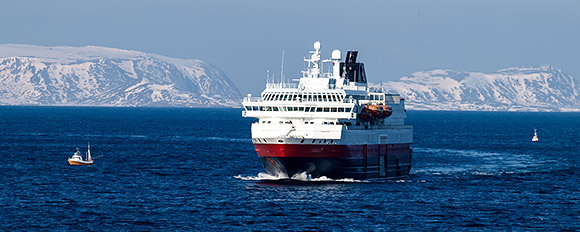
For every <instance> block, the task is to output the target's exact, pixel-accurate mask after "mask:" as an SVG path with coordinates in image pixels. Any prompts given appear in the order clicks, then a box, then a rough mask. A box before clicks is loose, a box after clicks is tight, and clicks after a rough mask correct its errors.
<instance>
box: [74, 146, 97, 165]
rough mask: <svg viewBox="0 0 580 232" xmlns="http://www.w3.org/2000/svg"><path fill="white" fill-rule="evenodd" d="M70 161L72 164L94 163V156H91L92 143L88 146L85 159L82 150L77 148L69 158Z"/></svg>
mask: <svg viewBox="0 0 580 232" xmlns="http://www.w3.org/2000/svg"><path fill="white" fill-rule="evenodd" d="M68 163H69V164H70V165H93V157H92V156H91V144H89V146H88V148H87V159H83V155H82V154H81V151H79V149H78V148H77V151H76V152H75V153H74V154H73V156H71V157H70V158H68Z"/></svg>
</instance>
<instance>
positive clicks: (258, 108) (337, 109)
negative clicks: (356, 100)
mask: <svg viewBox="0 0 580 232" xmlns="http://www.w3.org/2000/svg"><path fill="white" fill-rule="evenodd" d="M245 108H246V110H247V111H283V112H286V111H298V112H338V113H342V112H350V111H351V110H352V108H351V107H302V106H300V107H298V106H294V107H292V106H289V107H286V106H246V107H245Z"/></svg>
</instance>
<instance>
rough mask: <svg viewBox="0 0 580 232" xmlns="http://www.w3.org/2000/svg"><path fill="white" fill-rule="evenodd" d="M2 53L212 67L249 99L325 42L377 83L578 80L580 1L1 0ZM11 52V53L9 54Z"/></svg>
mask: <svg viewBox="0 0 580 232" xmlns="http://www.w3.org/2000/svg"><path fill="white" fill-rule="evenodd" d="M0 2H1V3H2V6H3V7H2V8H0V26H2V28H3V33H2V36H1V37H0V43H2V44H6V43H15V44H32V45H40V46H87V45H95V46H105V47H113V48H121V49H128V50H136V51H142V52H147V53H154V54H159V55H163V56H168V57H175V58H184V59H201V60H204V61H207V62H209V63H211V64H213V65H215V66H217V67H219V68H221V69H222V70H223V71H224V72H225V73H226V74H227V75H228V76H229V77H230V79H231V80H232V81H233V82H234V83H235V84H236V85H237V86H238V88H239V89H240V92H242V94H243V95H245V93H248V92H249V93H253V94H257V93H259V92H261V90H262V89H263V88H264V84H265V81H266V70H270V73H271V74H274V75H275V76H276V77H279V75H280V64H281V58H282V52H283V51H284V53H285V62H284V63H285V64H284V65H285V67H284V72H285V74H286V79H292V78H296V77H298V76H299V75H300V71H301V70H303V67H304V64H303V60H302V58H303V57H305V56H306V55H307V54H308V51H309V50H311V49H312V44H313V42H314V41H321V43H322V52H323V57H324V58H327V57H330V52H331V51H332V50H333V49H340V50H341V51H342V52H343V53H344V52H346V51H347V50H359V60H361V61H363V62H365V66H366V68H367V74H368V75H369V80H370V81H372V82H380V81H388V80H395V79H398V78H399V77H401V76H404V75H408V74H411V73H414V72H417V71H423V70H429V69H437V68H444V69H453V70H458V71H474V72H495V71H497V70H499V69H503V68H508V67H514V66H524V65H543V64H549V65H553V66H555V67H557V68H560V69H562V70H563V71H564V72H565V73H567V74H569V75H571V76H573V77H575V78H576V79H578V77H579V76H580V67H578V65H576V64H577V63H578V60H580V45H579V44H578V42H579V41H580V15H579V14H577V11H578V10H579V9H580V2H577V1H558V2H528V1H523V0H518V1H508V2H505V1H485V2H473V1H437V2H432V1H412V2H409V1H388V2H387V1H385V2H383V1H365V2H361V3H349V2H343V1H317V2H309V1H293V2H272V1H244V2H241V1H211V2H202V1H199V2H198V1H137V0H131V1H121V2H116V1H72V0H62V1H46V2H45V1H0ZM1 53H2V51H0V55H1Z"/></svg>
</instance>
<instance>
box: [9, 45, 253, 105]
mask: <svg viewBox="0 0 580 232" xmlns="http://www.w3.org/2000/svg"><path fill="white" fill-rule="evenodd" d="M240 98H241V95H240V93H239V91H238V89H237V88H236V86H235V85H234V84H233V83H232V82H231V81H230V80H229V79H228V77H227V76H226V75H225V74H224V73H223V72H222V71H221V70H220V69H218V68H217V67H214V66H211V65H209V64H207V63H205V62H203V61H201V60H183V59H175V58H169V57H164V56H159V55H153V54H146V53H142V52H137V51H129V50H122V49H114V48H106V47H95V46H88V47H41V46H32V45H16V44H6V45H0V105H71V106H72V105H75V106H78V105H81V106H175V107H197V106H200V107H206V106H237V105H238V104H239V103H238V101H239V99H240Z"/></svg>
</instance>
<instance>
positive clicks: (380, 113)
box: [358, 105, 393, 121]
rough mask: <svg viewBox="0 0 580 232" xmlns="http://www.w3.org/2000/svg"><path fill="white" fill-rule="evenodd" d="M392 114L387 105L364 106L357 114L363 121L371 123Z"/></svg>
mask: <svg viewBox="0 0 580 232" xmlns="http://www.w3.org/2000/svg"><path fill="white" fill-rule="evenodd" d="M392 114H393V109H392V108H391V107H390V106H387V105H365V106H364V108H362V110H361V112H360V113H359V114H358V116H359V118H360V119H361V120H363V121H372V120H375V119H379V118H386V117H389V116H391V115H392Z"/></svg>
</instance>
